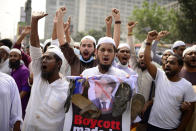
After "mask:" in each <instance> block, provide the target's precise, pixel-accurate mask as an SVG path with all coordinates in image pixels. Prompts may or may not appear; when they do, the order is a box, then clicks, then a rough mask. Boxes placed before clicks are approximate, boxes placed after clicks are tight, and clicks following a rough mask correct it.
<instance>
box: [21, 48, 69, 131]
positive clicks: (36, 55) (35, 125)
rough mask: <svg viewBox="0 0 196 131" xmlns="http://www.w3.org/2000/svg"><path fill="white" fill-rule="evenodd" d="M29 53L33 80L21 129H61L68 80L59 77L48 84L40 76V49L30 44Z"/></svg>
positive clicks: (32, 130)
mask: <svg viewBox="0 0 196 131" xmlns="http://www.w3.org/2000/svg"><path fill="white" fill-rule="evenodd" d="M30 53H31V57H32V71H33V73H34V74H33V77H34V82H33V86H32V90H31V96H30V99H29V103H28V106H27V109H26V116H25V119H24V124H23V131H62V130H63V124H64V118H65V115H64V114H65V110H64V104H65V101H66V99H67V90H68V82H67V81H66V79H65V78H64V77H61V78H60V79H58V80H56V81H54V82H52V83H50V84H49V83H48V81H46V80H44V79H43V78H42V77H41V56H42V52H41V49H40V48H36V47H33V46H31V47H30Z"/></svg>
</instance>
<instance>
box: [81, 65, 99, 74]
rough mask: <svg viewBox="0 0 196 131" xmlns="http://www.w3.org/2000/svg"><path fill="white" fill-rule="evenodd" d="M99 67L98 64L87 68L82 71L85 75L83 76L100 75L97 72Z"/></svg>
mask: <svg viewBox="0 0 196 131" xmlns="http://www.w3.org/2000/svg"><path fill="white" fill-rule="evenodd" d="M97 69H98V67H97V66H95V67H92V68H88V69H85V70H84V71H83V72H82V75H83V76H89V75H98V74H97V73H96V71H97Z"/></svg>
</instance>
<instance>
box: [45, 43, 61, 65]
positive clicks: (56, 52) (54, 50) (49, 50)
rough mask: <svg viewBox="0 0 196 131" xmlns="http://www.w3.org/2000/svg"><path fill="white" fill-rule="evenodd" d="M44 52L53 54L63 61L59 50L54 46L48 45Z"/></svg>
mask: <svg viewBox="0 0 196 131" xmlns="http://www.w3.org/2000/svg"><path fill="white" fill-rule="evenodd" d="M46 52H51V53H55V54H56V55H58V56H59V57H60V58H61V60H62V61H63V60H64V59H65V57H64V55H63V53H62V51H61V49H60V48H59V47H58V46H56V45H50V46H49V47H48V49H47V51H46Z"/></svg>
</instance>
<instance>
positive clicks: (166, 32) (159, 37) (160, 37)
mask: <svg viewBox="0 0 196 131" xmlns="http://www.w3.org/2000/svg"><path fill="white" fill-rule="evenodd" d="M168 34H169V32H168V31H161V32H159V33H158V36H157V40H160V39H162V38H163V37H165V36H167V35H168Z"/></svg>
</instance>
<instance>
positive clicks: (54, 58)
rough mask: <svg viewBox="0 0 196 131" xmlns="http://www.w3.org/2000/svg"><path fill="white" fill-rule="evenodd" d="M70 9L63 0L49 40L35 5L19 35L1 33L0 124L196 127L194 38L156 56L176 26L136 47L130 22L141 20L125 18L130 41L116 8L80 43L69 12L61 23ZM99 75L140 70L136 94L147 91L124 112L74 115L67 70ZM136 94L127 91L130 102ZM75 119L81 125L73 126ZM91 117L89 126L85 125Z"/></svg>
mask: <svg viewBox="0 0 196 131" xmlns="http://www.w3.org/2000/svg"><path fill="white" fill-rule="evenodd" d="M66 11H67V9H66V7H61V8H59V9H58V10H57V11H56V14H55V16H54V20H53V31H52V32H51V34H52V37H51V39H49V40H46V42H44V44H41V43H40V41H39V34H38V23H39V20H40V19H42V18H44V17H47V15H48V14H46V13H44V12H33V13H32V17H31V25H30V26H26V27H25V28H24V30H23V31H22V33H21V35H20V36H19V38H18V39H17V41H16V42H15V43H12V41H11V40H10V39H2V40H0V104H1V106H0V116H1V117H0V130H1V131H9V130H11V129H13V130H14V131H20V130H22V131H70V130H73V131H91V130H92V131H95V130H96V131H98V130H99V131H105V130H106V131H130V130H137V131H195V130H196V109H195V108H196V104H195V102H196V78H195V77H196V46H195V45H192V46H190V47H187V46H186V44H185V42H183V41H179V40H177V41H176V42H174V43H173V45H172V47H171V49H166V50H165V51H164V52H163V54H162V56H159V55H157V54H156V50H157V44H158V43H159V41H160V40H161V39H162V38H164V37H166V36H167V35H172V34H169V32H168V31H160V32H157V31H156V29H155V30H153V31H150V32H148V34H146V35H147V36H146V39H145V40H144V41H143V42H142V46H141V48H140V49H139V51H138V52H137V53H136V51H135V47H134V41H133V37H134V34H133V29H134V27H135V26H137V22H129V23H127V32H128V33H127V41H126V42H123V43H121V42H120V33H121V30H120V26H121V19H120V11H119V10H118V9H112V13H111V16H108V17H106V19H105V23H106V36H105V37H102V38H100V39H99V40H98V41H97V40H96V39H95V38H94V37H93V36H90V35H87V36H85V37H83V38H82V39H81V41H80V45H79V47H75V45H74V41H73V39H72V38H71V35H70V24H71V17H69V18H68V20H67V21H66V22H65V23H64V16H65V15H66ZM113 21H114V31H113V32H111V27H112V23H113ZM112 33H113V34H112ZM27 35H30V45H29V47H28V49H29V50H24V49H23V48H22V41H23V39H24V38H25V37H26V36H27ZM112 36H113V37H112ZM29 52H30V53H29ZM96 75H112V76H113V77H131V76H136V79H137V80H136V82H135V85H136V86H135V88H134V94H140V95H142V97H143V98H144V104H143V105H142V108H141V109H139V108H137V106H138V105H134V104H132V105H131V106H130V104H126V106H127V107H126V110H125V111H124V112H122V114H121V115H120V116H119V117H113V116H111V115H104V116H102V117H100V118H99V117H98V118H94V119H92V118H91V119H87V118H82V117H79V116H78V118H77V117H76V115H73V114H74V112H75V111H76V110H75V107H74V106H73V103H74V102H73V103H72V100H71V99H69V96H70V93H72V92H71V91H70V86H69V85H70V83H71V81H70V80H69V79H68V78H67V76H78V77H79V76H80V77H85V78H88V77H92V76H96ZM67 101H69V103H70V105H68V106H66V107H68V109H66V108H65V104H66V103H67ZM131 101H132V99H131V98H130V99H129V101H128V103H131ZM132 103H134V102H132ZM134 107H136V109H137V110H138V114H137V117H136V118H134V119H131V118H132V117H131V113H130V112H131V109H130V108H134ZM105 108H106V107H105ZM149 108H150V110H149V113H148V117H147V118H146V117H145V114H146V112H147V110H148V109H149ZM66 110H67V111H66ZM102 119H105V120H108V121H103V120H102ZM109 120H111V121H109ZM112 120H113V121H112ZM117 121H118V122H119V123H118V122H117ZM76 123H77V124H78V123H79V124H78V125H80V127H75V125H74V124H76ZM89 123H91V126H87V125H88V124H89ZM109 127H110V129H109ZM99 128H100V129H99Z"/></svg>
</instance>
